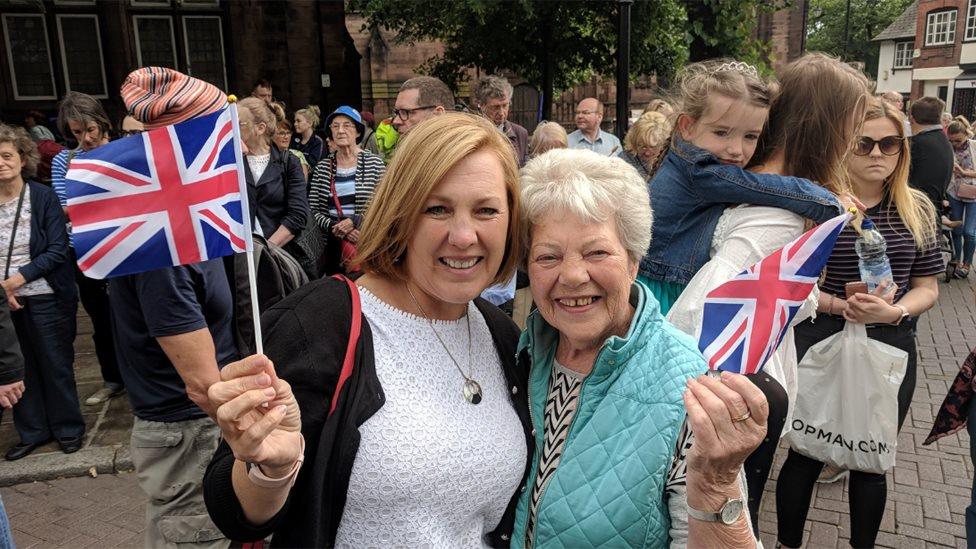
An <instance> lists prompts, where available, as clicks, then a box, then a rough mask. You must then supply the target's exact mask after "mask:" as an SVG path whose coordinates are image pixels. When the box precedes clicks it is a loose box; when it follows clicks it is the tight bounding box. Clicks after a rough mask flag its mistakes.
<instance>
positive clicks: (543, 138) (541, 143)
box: [529, 120, 569, 156]
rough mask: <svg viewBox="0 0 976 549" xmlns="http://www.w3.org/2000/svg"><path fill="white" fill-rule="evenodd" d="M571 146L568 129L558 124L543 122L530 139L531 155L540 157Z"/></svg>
mask: <svg viewBox="0 0 976 549" xmlns="http://www.w3.org/2000/svg"><path fill="white" fill-rule="evenodd" d="M568 146H569V136H568V135H566V129H565V128H563V127H562V126H561V125H560V124H559V123H558V122H548V121H545V120H543V121H542V122H540V123H539V125H538V126H536V127H535V131H534V132H532V137H531V138H530V139H529V154H531V155H532V156H539V155H540V154H542V153H544V152H546V151H550V150H552V149H565V148H566V147H568Z"/></svg>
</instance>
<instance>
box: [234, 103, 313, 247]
mask: <svg viewBox="0 0 976 549" xmlns="http://www.w3.org/2000/svg"><path fill="white" fill-rule="evenodd" d="M237 105H238V119H239V122H240V127H241V140H242V141H243V142H244V147H245V149H246V150H245V154H244V160H245V162H244V179H245V181H246V182H247V200H248V206H249V207H250V215H251V219H252V222H253V226H252V229H253V230H254V232H255V233H257V234H260V235H262V236H264V237H265V238H266V239H268V242H271V243H272V244H275V245H277V246H285V245H286V244H288V243H289V242H291V241H292V239H294V238H295V237H296V236H298V235H299V234H300V233H301V232H302V231H303V230H304V229H305V223H306V221H308V197H307V193H306V184H305V175H304V174H303V173H302V166H301V162H300V161H299V160H298V159H297V158H295V157H294V155H292V154H290V153H287V152H281V151H280V150H278V147H275V146H272V142H271V138H272V136H273V135H274V132H275V128H276V127H277V126H278V121H279V118H278V117H277V116H276V114H275V111H274V109H273V108H272V107H270V106H268V104H267V103H265V102H264V101H263V100H261V99H258V98H257V97H248V98H245V99H242V100H241V101H240V102H238V104H237Z"/></svg>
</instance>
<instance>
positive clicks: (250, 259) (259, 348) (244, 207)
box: [227, 95, 264, 355]
mask: <svg viewBox="0 0 976 549" xmlns="http://www.w3.org/2000/svg"><path fill="white" fill-rule="evenodd" d="M227 102H228V103H230V118H231V123H232V125H233V131H234V155H235V156H236V158H237V180H238V184H239V186H240V193H241V218H242V219H241V220H242V221H243V222H244V231H245V232H246V233H247V234H246V235H245V242H247V250H246V251H245V252H244V253H246V254H247V286H248V290H249V291H250V292H251V317H252V318H253V320H254V353H255V354H258V355H263V354H264V340H263V338H262V337H261V309H260V308H259V307H258V284H257V277H258V275H257V268H255V266H254V237H253V231H252V229H251V216H250V213H249V212H250V211H251V210H250V208H249V206H248V204H247V183H246V182H245V181H244V152H243V150H242V148H241V133H240V125H239V123H238V119H237V97H235V96H233V95H228V96H227Z"/></svg>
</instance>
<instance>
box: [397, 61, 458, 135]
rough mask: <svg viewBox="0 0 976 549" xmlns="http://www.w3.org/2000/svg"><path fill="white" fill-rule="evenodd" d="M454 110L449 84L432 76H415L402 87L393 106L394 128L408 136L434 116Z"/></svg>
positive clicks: (452, 95)
mask: <svg viewBox="0 0 976 549" xmlns="http://www.w3.org/2000/svg"><path fill="white" fill-rule="evenodd" d="M452 110H454V94H453V93H451V89H450V88H448V87H447V84H445V83H444V82H441V81H440V80H439V79H437V78H434V77H432V76H415V77H413V78H411V79H409V80H407V81H406V82H404V83H403V85H402V86H400V92H399V93H397V98H396V102H395V103H394V104H393V127H394V128H395V129H396V131H397V132H398V133H399V134H400V135H401V136H405V135H407V134H408V133H409V132H410V130H411V129H413V127H414V126H416V125H417V124H419V123H421V122H423V121H424V120H427V119H428V118H430V117H432V116H439V115H441V114H444V113H445V112H448V111H452Z"/></svg>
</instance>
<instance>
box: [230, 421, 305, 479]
mask: <svg viewBox="0 0 976 549" xmlns="http://www.w3.org/2000/svg"><path fill="white" fill-rule="evenodd" d="M298 436H299V437H301V445H302V446H301V450H300V451H299V453H298V460H297V461H296V462H295V465H294V466H293V467H292V468H291V471H289V472H288V474H287V475H285V476H283V477H281V478H271V477H269V476H268V475H265V474H264V471H262V470H261V466H260V465H258V464H256V463H245V466H246V467H247V478H248V480H250V481H251V482H252V483H254V484H255V485H257V486H260V487H262V488H281V487H282V486H287V487H288V488H291V487H292V486H293V485H294V484H295V480H296V479H298V471H299V470H300V469H301V468H302V462H304V461H305V437H304V436H302V435H301V434H299V435H298Z"/></svg>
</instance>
